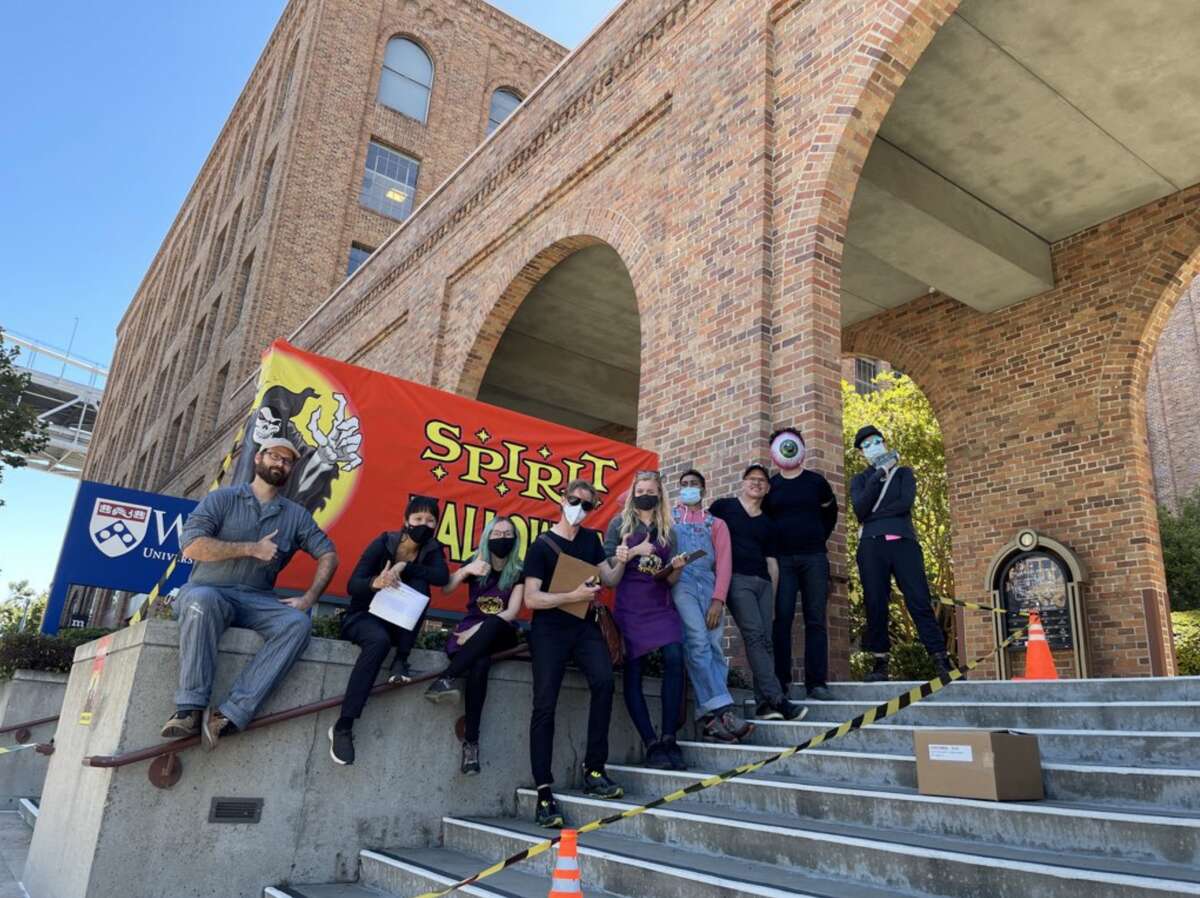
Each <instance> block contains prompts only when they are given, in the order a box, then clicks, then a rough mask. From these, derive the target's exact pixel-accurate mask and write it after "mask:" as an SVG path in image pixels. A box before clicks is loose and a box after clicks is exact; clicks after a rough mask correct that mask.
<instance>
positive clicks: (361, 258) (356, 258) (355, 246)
mask: <svg viewBox="0 0 1200 898" xmlns="http://www.w3.org/2000/svg"><path fill="white" fill-rule="evenodd" d="M373 252H375V250H374V249H372V248H371V247H369V246H363V245H362V244H361V243H351V244H350V263H349V264H348V265H347V266H346V277H350V275H352V274H354V272H356V271H357V270H358V266H359V265H361V264H362V263H363V262H365V261H367V257H368V256H370V255H371V253H373Z"/></svg>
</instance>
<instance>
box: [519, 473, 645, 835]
mask: <svg viewBox="0 0 1200 898" xmlns="http://www.w3.org/2000/svg"><path fill="white" fill-rule="evenodd" d="M598 505H599V501H598V497H597V494H596V490H595V488H594V487H593V486H592V484H591V483H590V482H589V481H587V480H574V481H572V482H571V483H570V484H568V485H567V490H566V494H565V497H564V498H563V502H562V516H561V517H560V518H559V521H558V523H557V524H555V525H554V526H553V527H552V528H550V530H548V531H546V532H545V533H543V534H542V535H541V536H540V537H538V538H537V539H536V540H535V541H534V542H533V544H532V545H531V546H530V547H529V550H528V552H526V554H525V604H526V605H528V606H529V608H530V609H532V611H533V621H532V625H531V627H530V633H529V646H530V650H531V653H532V660H533V717H532V719H531V720H530V723H529V757H530V763H531V764H532V766H533V778H534V783H535V784H536V786H537V790H538V801H537V813H536V820H537V823H538V825H540V826H546V827H560V826H562V825H563V817H562V813H561V812H560V811H559V808H558V803H557V802H556V801H555V800H554V793H553V791H552V789H551V784H552V783H553V782H554V775H553V773H552V772H551V768H552V760H553V752H554V710H555V707H556V705H557V704H558V693H559V690H560V689H561V688H562V681H563V675H564V674H565V673H566V669H567V664H568V663H569V662H570V661H574V662H575V663H576V665H578V667H579V669H580V670H581V671H583V675H584V677H585V678H586V679H587V683H588V688H589V689H590V691H591V707H590V709H589V712H588V736H587V753H586V754H585V755H584V761H583V780H584V791H585V792H586V793H587V794H588V795H594V796H596V797H598V798H614V799H615V798H620V797H621V796H623V795H624V794H625V791H624V790H623V789H622V788H621V787H620V786H618V785H617V784H616V783H614V782H613V781H612V780H610V779H609V778H608V775H607V774H606V773H605V771H604V765H605V763H606V762H607V760H608V725H609V719H610V718H611V716H612V698H613V668H612V661H611V659H610V658H609V654H608V646H607V644H606V643H605V641H604V637H603V636H602V635H601V632H600V627H599V624H597V622H596V616H595V612H594V611H592V610H591V603H592V599H594V598H595V597H596V593H598V592H599V591H600V585H601V584H603V585H605V586H613V585H614V584H615V583H616V581H617V580H618V579H619V575H618V573H617V571H616V570H615V569H614V568H613V566H612V565H610V564H609V563H608V561H607V560H606V556H605V554H604V546H603V544H602V543H601V541H600V534H599V532H597V531H595V530H589V529H588V528H586V527H583V526H581V524H582V522H583V519H584V518H585V517H586V516H587V515H588V513H589V512H591V511H594V510H595V509H596V507H597V506H598Z"/></svg>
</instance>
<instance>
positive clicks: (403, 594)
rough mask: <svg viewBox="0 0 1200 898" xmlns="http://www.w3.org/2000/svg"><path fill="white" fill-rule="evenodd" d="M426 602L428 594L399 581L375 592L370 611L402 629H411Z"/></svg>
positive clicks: (427, 601)
mask: <svg viewBox="0 0 1200 898" xmlns="http://www.w3.org/2000/svg"><path fill="white" fill-rule="evenodd" d="M428 604H429V596H427V595H425V594H424V593H419V592H417V591H416V590H415V589H413V588H412V587H411V586H408V585H407V584H404V583H401V584H400V585H398V586H385V587H384V588H383V589H381V590H379V592H377V593H375V598H373V599H371V613H372V614H373V615H375V616H376V617H379V618H383V620H385V621H387V622H388V623H392V624H395V625H396V626H397V627H400V628H402V629H404V630H411V629H412V628H413V627H415V626H416V625H417V621H418V620H419V619H420V617H421V614H422V612H424V611H425V606H426V605H428Z"/></svg>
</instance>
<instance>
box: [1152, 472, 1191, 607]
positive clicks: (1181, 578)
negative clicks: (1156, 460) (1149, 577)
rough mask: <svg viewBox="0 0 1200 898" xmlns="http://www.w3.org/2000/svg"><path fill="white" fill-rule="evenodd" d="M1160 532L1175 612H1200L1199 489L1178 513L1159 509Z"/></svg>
mask: <svg viewBox="0 0 1200 898" xmlns="http://www.w3.org/2000/svg"><path fill="white" fill-rule="evenodd" d="M1158 532H1159V537H1160V538H1161V540H1162V557H1163V567H1164V568H1165V569H1166V574H1167V593H1168V594H1169V595H1170V597H1171V608H1172V610H1174V611H1189V610H1194V609H1200V488H1198V489H1197V490H1196V491H1195V492H1193V493H1192V494H1191V495H1190V496H1188V497H1187V498H1186V499H1184V500H1183V501H1182V502H1180V503H1179V510H1178V511H1176V512H1172V511H1171V510H1170V509H1169V508H1166V507H1165V506H1162V505H1160V506H1159V508H1158Z"/></svg>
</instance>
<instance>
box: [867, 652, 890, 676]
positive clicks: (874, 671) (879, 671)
mask: <svg viewBox="0 0 1200 898" xmlns="http://www.w3.org/2000/svg"><path fill="white" fill-rule="evenodd" d="M866 679H867V682H868V683H886V682H887V681H888V680H889V679H890V676H889V674H888V659H887V655H884V656H883V657H882V658H879V657H877V658H876V659H875V666H874V667H872V668H871V672H870V673H868V674H867V677H866Z"/></svg>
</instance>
